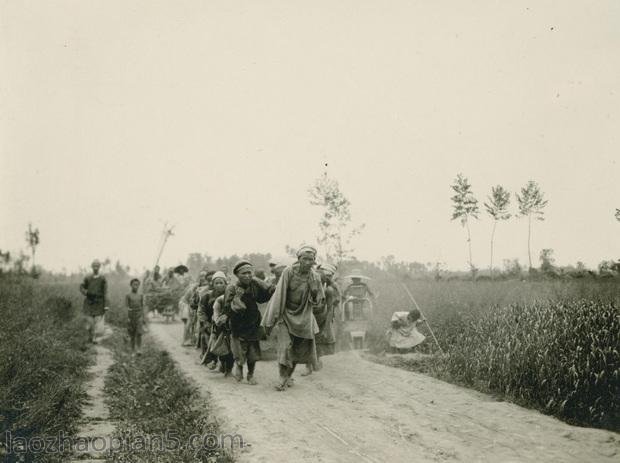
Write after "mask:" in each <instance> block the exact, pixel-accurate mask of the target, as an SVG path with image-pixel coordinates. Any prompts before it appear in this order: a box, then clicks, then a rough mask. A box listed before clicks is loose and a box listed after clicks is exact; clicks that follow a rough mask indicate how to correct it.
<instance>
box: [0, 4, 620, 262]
mask: <svg viewBox="0 0 620 463" xmlns="http://www.w3.org/2000/svg"><path fill="white" fill-rule="evenodd" d="M619 21H620V2H617V1H615V0H610V1H597V2H590V1H586V0H584V1H563V2H557V1H541V0H537V1H512V2H502V1H485V0H480V1H475V2H454V1H441V0H433V1H397V0H395V1H391V2H382V1H378V0H374V1H370V0H349V1H340V2H332V1H323V0H319V1H313V2H301V1H290V0H286V1H285V0H281V1H275V0H272V1H260V2H257V1H205V0H191V1H190V0H174V1H172V0H170V1H156V0H150V1H128V0H122V1H116V0H105V1H103V0H101V1H96V0H93V1H89V2H84V1H80V0H72V1H67V0H57V1H49V2H39V1H17V0H13V1H7V0H0V67H1V69H2V72H0V105H1V108H2V109H1V110H0V249H2V250H10V251H13V252H14V253H16V252H18V251H19V250H20V249H23V248H25V240H24V231H25V230H26V228H27V226H28V223H29V222H32V223H33V225H34V226H35V227H38V228H39V230H40V234H41V244H40V247H39V250H38V254H37V261H38V264H41V265H43V266H44V267H46V268H48V269H52V270H57V271H60V270H62V269H67V270H74V269H77V268H78V267H80V266H84V267H85V266H88V264H89V263H90V261H91V260H92V259H93V258H94V257H98V258H105V257H109V258H111V259H112V260H116V259H120V261H121V262H123V263H125V264H128V265H131V266H132V267H133V268H136V269H142V268H144V267H149V266H151V265H152V264H153V262H154V259H155V257H156V252H157V247H158V243H159V239H160V233H161V229H162V227H163V223H164V222H165V221H168V222H169V223H173V224H175V225H176V228H175V235H174V236H173V237H172V238H171V239H170V241H169V245H168V246H167V248H166V250H165V252H164V256H163V263H164V264H176V263H180V262H183V261H185V258H186V256H187V254H188V253H190V252H203V253H204V252H207V253H209V254H211V255H214V256H221V255H229V254H233V253H237V254H243V253H245V252H254V251H255V252H270V253H271V254H273V255H276V256H278V255H284V247H285V245H287V244H288V245H291V246H297V245H299V244H301V243H313V242H315V241H316V236H317V233H318V220H319V216H320V210H319V209H318V208H317V207H313V206H311V205H310V204H309V197H308V193H307V190H308V188H309V187H310V185H311V184H312V183H313V181H314V180H315V179H316V178H318V177H320V176H321V175H323V174H324V173H327V174H328V175H329V176H331V177H333V178H335V179H337V180H338V182H339V184H340V187H341V189H342V191H343V192H344V194H345V195H346V196H347V198H348V199H349V200H350V201H351V204H352V213H353V221H354V222H355V223H357V224H360V223H364V224H365V225H366V227H365V230H364V232H363V234H362V235H360V236H359V237H358V238H357V239H356V240H355V241H354V243H353V245H354V247H355V255H356V257H357V258H359V259H364V260H373V261H376V260H378V259H380V258H381V257H382V256H387V255H394V256H395V257H396V259H397V260H407V261H419V262H423V263H426V262H442V263H444V265H445V266H446V267H448V268H452V269H465V268H467V261H468V255H467V243H466V234H465V230H464V229H463V228H462V227H461V225H460V224H459V223H458V221H451V220H450V219H451V214H452V210H451V201H450V196H451V194H452V192H451V189H450V184H451V183H453V181H454V178H455V177H456V175H457V174H458V173H463V174H464V175H465V176H467V177H468V178H469V180H470V181H471V183H472V185H473V191H474V193H475V195H476V197H477V198H478V199H479V201H480V202H481V203H482V202H484V201H485V200H486V197H487V196H488V195H489V193H490V189H491V187H492V186H494V185H497V184H501V185H503V186H504V187H505V188H507V189H509V190H510V191H511V192H513V193H514V192H517V191H519V189H520V188H521V187H523V186H524V185H525V184H526V183H527V181H528V180H534V181H536V182H538V184H539V185H540V187H541V189H542V191H543V192H544V194H545V198H546V199H548V201H549V202H548V206H547V207H546V210H545V221H543V222H536V223H534V225H533V231H532V233H533V234H532V254H533V255H534V257H535V258H537V256H538V254H539V253H540V250H541V249H543V248H552V249H553V250H554V255H555V257H556V260H557V263H558V264H563V265H564V264H574V263H575V262H577V261H583V262H585V263H586V264H587V265H589V266H596V265H597V263H598V262H600V261H601V260H603V259H614V258H618V257H620V239H619V236H620V223H619V222H618V221H616V220H615V218H614V211H615V209H616V208H620V182H619V177H620V175H619V174H620V168H619V165H618V159H620V149H619V148H620V139H619V134H620V100H619V97H620V53H618V50H620V28H619V27H618V24H619ZM512 202H513V204H512V206H511V209H512V211H513V212H516V204H515V200H514V195H513V197H512ZM491 228H492V222H491V220H490V219H489V218H488V217H487V216H486V215H485V214H484V213H482V214H481V215H480V220H478V221H474V222H473V223H472V226H471V233H472V246H473V261H474V264H476V265H477V266H478V267H480V268H485V267H488V265H489V251H490V244H489V239H490V234H491ZM495 256H496V258H495V262H496V263H497V264H498V265H501V262H502V260H503V259H513V258H518V259H519V260H520V261H521V262H522V263H526V262H527V221H526V220H525V219H511V220H509V221H508V222H503V223H501V224H499V225H498V229H497V234H496V249H495Z"/></svg>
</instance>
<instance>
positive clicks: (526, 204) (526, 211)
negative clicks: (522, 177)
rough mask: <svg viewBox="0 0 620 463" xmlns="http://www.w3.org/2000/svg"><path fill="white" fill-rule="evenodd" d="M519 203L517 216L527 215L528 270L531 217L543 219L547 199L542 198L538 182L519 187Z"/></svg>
mask: <svg viewBox="0 0 620 463" xmlns="http://www.w3.org/2000/svg"><path fill="white" fill-rule="evenodd" d="M516 197H517V203H518V204H519V216H521V217H527V257H528V259H529V264H530V267H529V268H530V270H531V269H532V246H531V244H532V219H534V220H539V221H543V220H545V212H544V210H543V209H544V208H545V206H546V205H547V200H546V199H545V198H544V195H543V193H542V191H540V187H539V186H538V184H537V183H536V182H534V181H532V180H530V181H529V182H527V185H526V186H525V187H523V188H521V194H518V193H517V194H516Z"/></svg>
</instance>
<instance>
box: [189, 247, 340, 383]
mask: <svg viewBox="0 0 620 463" xmlns="http://www.w3.org/2000/svg"><path fill="white" fill-rule="evenodd" d="M316 254H317V251H316V249H315V248H313V247H311V246H304V247H302V248H301V249H300V250H299V251H298V252H297V262H295V263H294V264H293V265H291V266H288V267H285V266H280V265H276V264H273V265H272V266H271V267H272V268H271V272H272V275H271V276H270V278H267V277H266V276H265V275H261V274H260V272H256V270H255V268H254V266H253V265H252V263H251V262H248V261H245V260H242V261H240V262H238V263H237V264H236V265H235V266H234V268H233V276H232V277H231V278H229V277H228V276H227V275H226V274H225V273H224V272H223V271H218V272H212V271H210V272H201V273H200V275H199V280H198V282H197V283H195V284H192V285H190V286H189V287H188V288H187V290H186V291H185V293H184V294H183V296H182V297H181V300H180V302H179V309H180V315H181V319H182V320H183V321H184V323H185V329H184V333H183V342H184V343H185V344H186V345H187V344H189V345H192V344H193V345H196V346H197V347H199V348H200V349H201V360H202V363H203V364H205V365H206V366H207V367H208V368H210V369H212V370H214V369H216V368H217V365H218V364H219V371H221V372H222V373H223V374H224V375H227V376H229V375H232V376H234V377H235V378H236V379H237V381H243V380H244V379H245V380H246V381H247V382H248V384H252V385H254V384H256V383H257V382H256V378H255V375H254V372H255V368H256V362H257V361H258V360H260V358H261V346H260V341H262V340H266V339H268V338H269V337H270V336H273V338H272V339H273V340H274V341H275V347H276V350H277V359H278V364H279V378H280V380H279V382H278V387H277V388H278V390H285V389H286V388H287V387H289V386H291V385H292V374H293V371H294V370H295V367H296V365H297V364H299V363H302V364H305V365H306V370H305V372H304V373H302V374H310V373H312V372H313V371H315V370H318V369H320V367H321V363H320V360H319V358H320V356H322V355H328V354H332V353H334V346H335V342H336V338H335V333H334V317H335V312H336V310H337V306H338V303H339V292H338V289H337V287H336V285H335V284H334V282H333V277H334V275H335V273H336V268H335V267H334V266H333V265H330V264H323V265H320V266H318V267H316V268H315V266H316ZM257 273H258V274H259V276H260V277H259V276H257ZM262 304H266V308H265V309H264V314H261V310H260V307H259V306H260V305H262Z"/></svg>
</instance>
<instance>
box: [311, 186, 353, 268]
mask: <svg viewBox="0 0 620 463" xmlns="http://www.w3.org/2000/svg"><path fill="white" fill-rule="evenodd" d="M308 194H309V195H310V204H312V205H313V206H319V207H322V208H323V215H322V216H321V220H320V221H319V232H320V233H319V236H318V243H319V244H320V245H322V246H324V249H325V254H326V257H327V259H328V260H331V261H333V262H334V263H336V264H340V262H342V261H343V260H344V259H346V258H348V257H351V255H352V253H353V248H352V247H351V240H352V239H353V238H354V237H355V236H357V235H359V234H360V233H361V231H362V230H363V229H364V225H363V224H362V225H358V226H355V225H353V223H352V218H351V203H350V202H349V200H348V199H347V198H346V197H345V196H344V194H343V193H342V191H340V187H339V185H338V182H337V181H336V180H335V179H332V178H329V177H328V176H327V174H323V175H322V176H321V177H320V178H318V179H317V180H316V181H315V182H314V184H313V185H312V186H311V187H310V189H309V190H308Z"/></svg>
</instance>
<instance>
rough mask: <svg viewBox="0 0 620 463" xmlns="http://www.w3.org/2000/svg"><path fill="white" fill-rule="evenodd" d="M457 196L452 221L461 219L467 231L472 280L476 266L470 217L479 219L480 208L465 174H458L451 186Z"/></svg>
mask: <svg viewBox="0 0 620 463" xmlns="http://www.w3.org/2000/svg"><path fill="white" fill-rule="evenodd" d="M451 188H452V190H454V193H455V195H454V196H452V198H451V199H452V207H453V208H454V211H453V212H452V220H456V219H459V220H460V221H461V225H462V226H463V227H465V228H466V229H467V246H468V249H469V270H470V271H471V275H472V278H474V277H475V276H476V271H477V269H476V267H475V266H474V263H473V259H472V253H471V231H470V229H469V220H470V217H473V218H474V219H478V214H479V212H480V209H479V208H478V200H477V199H476V198H475V197H474V194H473V192H472V190H471V184H470V183H469V180H467V178H466V177H464V176H463V174H458V175H457V176H456V180H455V182H454V184H453V185H451Z"/></svg>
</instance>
